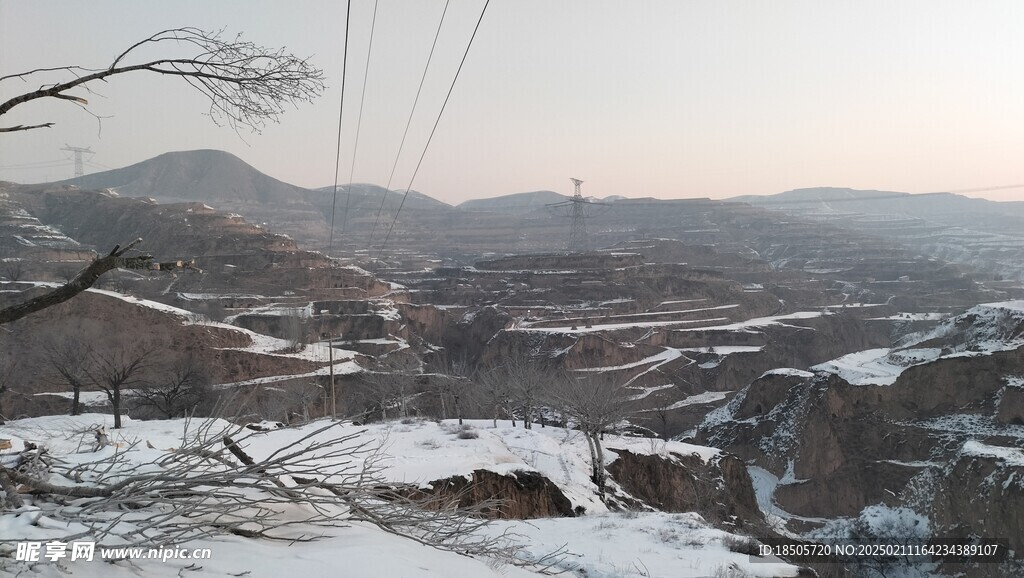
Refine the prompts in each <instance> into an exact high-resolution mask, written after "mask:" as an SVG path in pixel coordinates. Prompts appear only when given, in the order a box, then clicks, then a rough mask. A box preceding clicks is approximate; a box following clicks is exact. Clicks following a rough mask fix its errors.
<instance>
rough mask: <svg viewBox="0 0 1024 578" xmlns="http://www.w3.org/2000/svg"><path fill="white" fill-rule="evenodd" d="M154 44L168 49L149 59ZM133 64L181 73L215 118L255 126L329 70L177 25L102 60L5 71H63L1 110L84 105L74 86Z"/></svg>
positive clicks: (303, 96)
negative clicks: (42, 102) (38, 103)
mask: <svg viewBox="0 0 1024 578" xmlns="http://www.w3.org/2000/svg"><path fill="white" fill-rule="evenodd" d="M154 48H156V49H159V50H166V51H167V54H168V57H166V58H159V59H156V60H146V59H145V58H144V56H145V55H146V54H148V53H151V50H152V49H154ZM130 72H149V73H154V74H158V75H161V76H169V77H178V78H181V79H183V80H184V81H185V82H187V83H188V84H189V85H190V86H191V87H192V88H194V89H195V90H197V91H198V92H199V93H200V94H202V95H203V96H205V97H206V98H207V99H209V101H210V110H209V114H210V117H211V118H212V119H213V121H214V122H215V123H217V124H226V125H228V126H230V127H232V128H234V129H235V130H238V129H239V128H241V127H245V128H248V129H250V130H252V131H254V132H259V130H260V129H261V128H262V127H263V126H264V125H265V124H266V122H267V121H268V120H271V121H276V120H277V118H278V115H280V114H281V113H282V112H284V107H285V105H287V104H292V105H296V104H298V103H299V102H310V101H312V100H313V99H315V98H316V97H318V96H319V95H320V94H321V93H322V92H323V90H324V81H323V71H321V70H319V69H317V68H316V67H314V66H312V65H311V64H310V63H309V62H308V60H307V59H303V58H298V57H296V56H294V55H292V54H289V53H287V52H285V51H284V49H269V48H265V47H262V46H259V45H257V44H253V43H252V42H249V41H246V40H243V39H242V37H241V35H237V36H234V37H231V38H224V37H223V31H215V32H208V31H205V30H200V29H198V28H191V27H187V28H173V29H170V30H163V31H161V32H157V33H156V34H154V35H152V36H150V37H149V38H145V39H143V40H140V41H139V42H136V43H135V44H132V45H131V46H129V47H128V49H127V50H125V51H124V52H122V53H121V54H120V55H118V56H117V57H116V58H114V60H113V62H111V63H110V65H109V66H106V67H104V68H84V67H81V66H60V67H55V68H37V69H35V70H29V71H26V72H21V73H17V74H10V75H7V76H3V77H0V82H4V81H10V80H15V79H20V80H22V81H25V82H28V81H29V80H30V79H32V78H36V77H43V76H49V75H53V74H60V75H62V77H63V80H61V81H59V82H55V83H52V84H43V85H41V86H40V87H39V88H38V89H36V90H33V91H31V92H26V93H24V94H21V95H18V96H15V97H14V98H11V99H9V100H7V101H6V102H3V103H0V116H3V115H4V114H6V113H8V112H10V110H11V109H13V108H14V107H16V106H18V105H20V104H24V103H26V102H32V101H34V100H38V99H48V98H54V99H59V100H66V101H69V102H72V103H75V104H77V105H79V106H82V107H83V108H84V107H85V106H86V105H88V100H86V99H85V98H84V97H83V96H82V95H81V94H78V95H76V94H70V92H71V91H73V90H75V89H82V90H83V91H85V92H91V88H92V87H93V86H95V85H97V84H98V83H100V82H104V81H106V80H108V79H109V78H111V77H113V76H117V75H121V74H126V73H130ZM51 126H53V123H52V122H44V123H40V124H32V125H16V126H8V127H0V132H14V131H23V130H32V129H37V128H48V127H51Z"/></svg>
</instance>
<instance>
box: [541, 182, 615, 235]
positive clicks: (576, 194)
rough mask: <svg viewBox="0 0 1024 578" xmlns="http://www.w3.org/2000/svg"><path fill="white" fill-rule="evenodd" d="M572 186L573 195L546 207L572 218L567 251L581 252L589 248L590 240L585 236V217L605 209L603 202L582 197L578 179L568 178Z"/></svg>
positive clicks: (580, 183)
mask: <svg viewBox="0 0 1024 578" xmlns="http://www.w3.org/2000/svg"><path fill="white" fill-rule="evenodd" d="M569 180H570V181H572V184H573V186H574V190H573V195H572V197H571V198H570V199H568V200H565V201H562V202H560V203H551V204H549V205H547V206H548V208H549V209H550V210H552V211H554V212H558V213H560V214H561V215H562V216H564V217H567V218H569V219H571V220H572V223H571V225H570V227H569V247H568V249H569V252H570V253H583V252H585V251H587V250H588V249H589V248H590V240H589V239H588V237H587V219H588V218H589V217H593V216H595V215H597V214H599V213H603V212H604V211H605V210H607V208H608V207H607V205H606V204H605V203H598V202H595V201H590V200H587V199H584V198H583V193H582V192H580V185H582V184H583V181H581V180H580V179H569ZM602 208H603V210H602Z"/></svg>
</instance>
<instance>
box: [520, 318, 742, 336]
mask: <svg viewBox="0 0 1024 578" xmlns="http://www.w3.org/2000/svg"><path fill="white" fill-rule="evenodd" d="M728 320H729V319H728V318H727V317H713V318H711V319H684V320H675V321H639V322H636V323H610V324H606V325H600V324H597V323H595V324H593V327H586V326H585V324H584V323H579V324H577V325H575V326H563V327H516V328H514V329H513V330H514V331H537V332H544V333H593V332H595V331H614V330H617V329H631V328H633V327H665V326H669V325H685V324H690V323H705V322H716V321H728ZM573 327H576V329H573ZM683 331H685V330H683Z"/></svg>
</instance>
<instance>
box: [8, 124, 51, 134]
mask: <svg viewBox="0 0 1024 578" xmlns="http://www.w3.org/2000/svg"><path fill="white" fill-rule="evenodd" d="M51 126H53V123H52V122H44V123H42V124H30V125H24V124H18V125H14V126H3V127H0V132H18V131H21V130H32V129H34V128H50V127H51Z"/></svg>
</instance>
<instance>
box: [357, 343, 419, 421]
mask: <svg viewBox="0 0 1024 578" xmlns="http://www.w3.org/2000/svg"><path fill="white" fill-rule="evenodd" d="M418 370H419V368H417V367H414V366H413V365H412V363H411V362H410V361H408V360H407V358H404V357H402V356H387V357H383V358H381V359H379V360H378V363H377V367H376V369H375V370H372V371H371V370H364V371H362V372H361V373H360V374H359V382H358V385H357V386H356V387H357V392H356V393H357V395H358V397H361V398H363V400H364V405H369V406H370V407H371V408H377V409H379V410H380V414H381V419H382V420H387V419H388V411H389V410H390V409H394V410H395V414H396V415H397V416H398V417H408V415H409V409H410V402H411V401H412V399H413V397H414V396H415V395H416V374H417V373H419V371H418ZM371 411H372V410H371Z"/></svg>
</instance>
